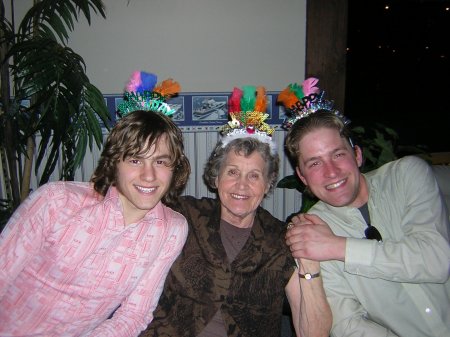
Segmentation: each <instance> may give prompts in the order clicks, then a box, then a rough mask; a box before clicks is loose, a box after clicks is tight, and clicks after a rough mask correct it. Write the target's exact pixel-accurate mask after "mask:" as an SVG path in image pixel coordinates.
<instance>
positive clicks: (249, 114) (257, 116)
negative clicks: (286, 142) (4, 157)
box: [221, 85, 276, 153]
mask: <svg viewBox="0 0 450 337" xmlns="http://www.w3.org/2000/svg"><path fill="white" fill-rule="evenodd" d="M266 108H267V96H266V90H265V88H264V87H261V86H260V87H257V88H256V87H254V86H251V85H248V86H243V87H242V90H241V89H239V88H234V89H233V92H232V93H231V97H230V99H229V102H228V115H229V119H230V121H229V122H228V123H227V124H225V125H224V126H223V127H222V129H221V134H222V140H221V141H222V146H223V147H225V146H226V145H227V144H228V143H229V142H231V141H232V140H234V139H237V138H245V137H251V138H256V139H258V140H259V141H261V142H263V143H267V144H269V146H270V150H271V152H272V153H276V145H275V143H274V141H273V140H272V134H273V132H274V131H275V129H274V128H272V127H270V125H269V124H267V123H266V122H265V120H266V119H267V118H268V117H269V114H267V113H266Z"/></svg>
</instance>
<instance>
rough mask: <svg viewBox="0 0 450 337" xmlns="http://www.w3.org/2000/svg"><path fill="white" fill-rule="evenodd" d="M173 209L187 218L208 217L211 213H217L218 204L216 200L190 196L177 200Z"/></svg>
mask: <svg viewBox="0 0 450 337" xmlns="http://www.w3.org/2000/svg"><path fill="white" fill-rule="evenodd" d="M174 208H175V210H177V211H178V212H180V213H182V214H184V215H185V216H186V217H188V218H197V217H198V216H199V215H203V214H207V215H209V216H210V215H211V214H212V213H215V212H218V211H219V210H220V204H219V201H218V200H217V199H212V198H206V197H203V198H200V199H197V198H195V197H192V196H183V197H179V198H178V204H177V205H176V206H175V207H174Z"/></svg>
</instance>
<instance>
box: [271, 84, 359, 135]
mask: <svg viewBox="0 0 450 337" xmlns="http://www.w3.org/2000/svg"><path fill="white" fill-rule="evenodd" d="M317 82H319V80H318V79H317V78H314V77H310V78H307V79H306V80H304V81H303V83H302V84H301V85H298V84H297V83H295V84H289V85H288V86H287V87H286V88H285V89H284V90H283V91H282V92H280V94H279V95H278V99H277V102H278V103H281V104H282V105H283V106H284V107H285V109H286V116H287V117H286V119H285V120H284V121H283V128H285V129H290V128H291V127H292V125H293V124H294V123H296V122H297V121H299V120H300V119H302V118H305V117H307V116H309V115H310V114H313V113H315V112H316V111H318V110H329V111H330V112H332V113H334V114H335V115H337V116H338V117H340V118H341V119H342V121H343V122H344V124H348V123H350V120H348V119H347V118H346V117H344V115H342V114H341V113H340V112H339V111H338V110H335V109H333V105H334V103H333V102H332V101H328V100H326V99H325V98H324V96H325V92H324V91H321V90H320V89H319V88H318V87H317V86H316V84H317Z"/></svg>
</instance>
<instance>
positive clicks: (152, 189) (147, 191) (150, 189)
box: [136, 186, 156, 193]
mask: <svg viewBox="0 0 450 337" xmlns="http://www.w3.org/2000/svg"><path fill="white" fill-rule="evenodd" d="M136 188H137V189H138V190H139V191H141V192H143V193H151V192H153V191H154V190H156V187H151V188H146V187H142V186H136Z"/></svg>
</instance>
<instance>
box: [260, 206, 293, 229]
mask: <svg viewBox="0 0 450 337" xmlns="http://www.w3.org/2000/svg"><path fill="white" fill-rule="evenodd" d="M256 218H257V219H258V221H259V223H260V225H261V226H262V227H263V228H264V230H268V231H271V232H283V231H285V230H286V223H285V222H284V221H281V220H280V219H278V218H276V217H274V216H273V215H272V214H271V213H270V212H269V211H267V210H266V209H264V208H263V207H258V209H257V212H256Z"/></svg>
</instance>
